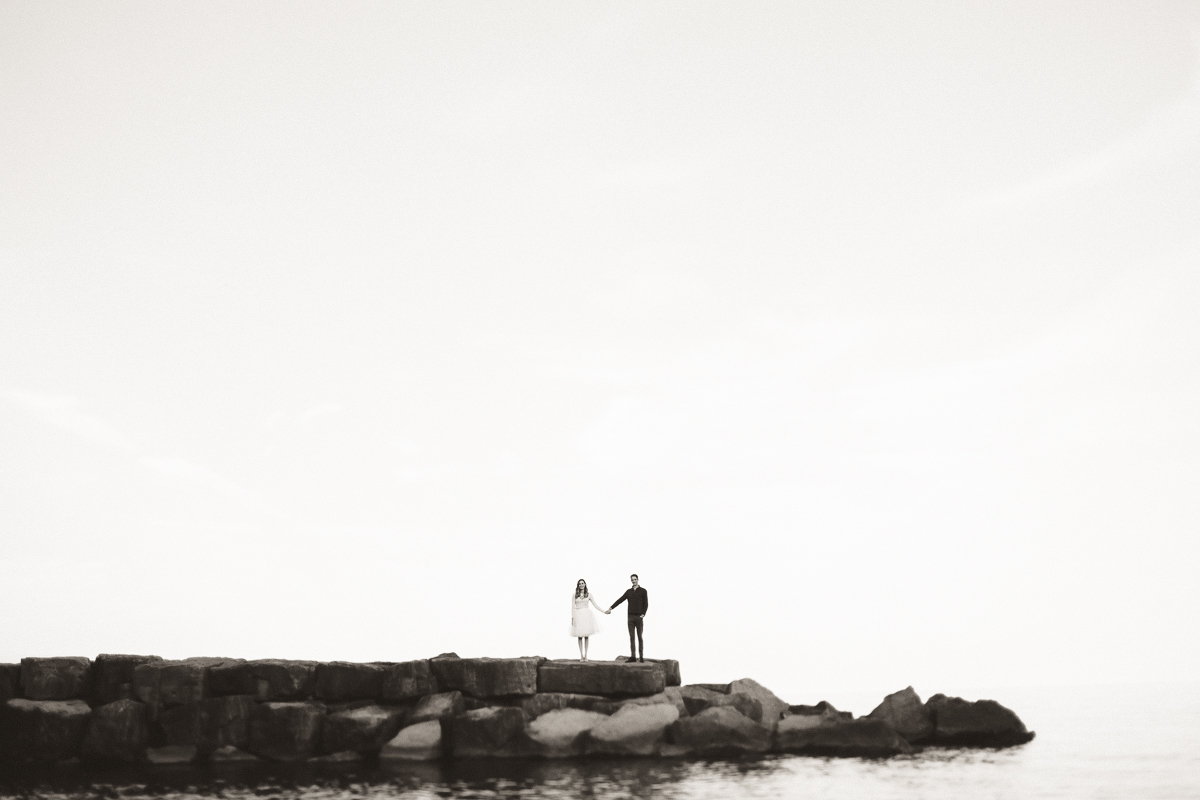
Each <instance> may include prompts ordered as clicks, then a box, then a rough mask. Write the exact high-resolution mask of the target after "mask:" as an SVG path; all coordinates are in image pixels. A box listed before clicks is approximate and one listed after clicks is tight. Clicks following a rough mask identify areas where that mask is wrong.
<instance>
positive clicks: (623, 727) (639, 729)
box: [584, 703, 679, 756]
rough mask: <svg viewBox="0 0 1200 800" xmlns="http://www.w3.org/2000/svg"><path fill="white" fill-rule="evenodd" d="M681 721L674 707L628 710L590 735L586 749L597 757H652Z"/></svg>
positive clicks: (664, 705)
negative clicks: (669, 727)
mask: <svg viewBox="0 0 1200 800" xmlns="http://www.w3.org/2000/svg"><path fill="white" fill-rule="evenodd" d="M677 719H679V710H678V709H676V708H675V706H674V705H668V704H666V703H653V704H651V705H645V706H625V707H623V708H621V709H620V710H619V711H617V712H616V713H615V714H613V715H612V716H611V717H609V718H607V719H605V720H604V721H603V722H600V723H598V724H597V725H596V726H595V727H594V728H592V729H591V731H589V732H588V735H587V739H586V741H585V742H584V749H585V751H586V752H588V753H592V754H596V755H612V756H651V755H654V754H656V753H657V752H658V750H659V748H660V747H661V745H662V744H663V740H664V734H665V732H666V729H667V726H669V725H670V724H671V723H673V722H675V720H677Z"/></svg>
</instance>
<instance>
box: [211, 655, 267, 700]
mask: <svg viewBox="0 0 1200 800" xmlns="http://www.w3.org/2000/svg"><path fill="white" fill-rule="evenodd" d="M208 692H209V694H211V695H213V696H215V697H223V696H225V695H236V694H254V695H256V694H258V679H257V678H255V677H254V667H253V666H251V664H250V662H249V661H246V660H244V659H240V658H231V659H226V660H224V661H221V662H219V663H217V664H213V665H212V666H210V667H209V668H208Z"/></svg>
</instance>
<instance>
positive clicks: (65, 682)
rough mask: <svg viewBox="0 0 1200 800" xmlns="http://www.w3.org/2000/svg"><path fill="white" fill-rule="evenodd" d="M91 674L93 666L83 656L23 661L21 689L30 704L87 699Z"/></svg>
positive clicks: (26, 659) (27, 659) (24, 659)
mask: <svg viewBox="0 0 1200 800" xmlns="http://www.w3.org/2000/svg"><path fill="white" fill-rule="evenodd" d="M91 674H92V662H91V661H90V660H88V659H86V658H84V657H83V656H63V657H59V658H22V659H21V686H22V688H23V689H24V695H25V699H27V700H75V699H83V698H86V697H87V696H88V692H89V689H90V688H91V683H90V681H91Z"/></svg>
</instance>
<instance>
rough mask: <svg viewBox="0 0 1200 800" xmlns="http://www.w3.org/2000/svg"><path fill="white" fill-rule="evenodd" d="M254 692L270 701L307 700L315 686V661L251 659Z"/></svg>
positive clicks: (261, 698)
mask: <svg viewBox="0 0 1200 800" xmlns="http://www.w3.org/2000/svg"><path fill="white" fill-rule="evenodd" d="M250 670H251V672H252V673H253V674H254V680H255V694H256V695H257V696H258V699H259V700H266V701H271V702H276V701H291V700H307V699H309V698H311V697H312V696H313V691H314V690H315V689H316V686H317V662H315V661H287V660H284V659H278V658H268V659H263V660H260V661H251V662H250Z"/></svg>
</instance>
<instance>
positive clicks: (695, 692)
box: [677, 686, 763, 722]
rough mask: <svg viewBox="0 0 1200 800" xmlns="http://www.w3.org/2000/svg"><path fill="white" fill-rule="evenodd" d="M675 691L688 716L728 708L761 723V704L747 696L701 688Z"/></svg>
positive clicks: (684, 687) (695, 687) (690, 687)
mask: <svg viewBox="0 0 1200 800" xmlns="http://www.w3.org/2000/svg"><path fill="white" fill-rule="evenodd" d="M677 691H678V692H679V699H680V700H681V701H682V702H683V705H684V707H685V708H686V709H687V713H688V714H691V715H696V714H699V713H700V712H702V711H704V710H706V709H709V708H718V707H729V708H733V709H735V710H737V711H738V712H739V713H741V714H743V715H744V716H746V717H747V718H749V719H751V720H753V721H754V722H762V721H763V709H762V703H760V702H759V701H758V700H756V699H755V698H753V697H751V696H750V695H748V694H741V693H732V692H731V693H729V694H722V693H721V692H714V691H713V690H712V689H706V688H704V687H703V686H683V687H681V688H679V689H678V690H677Z"/></svg>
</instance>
